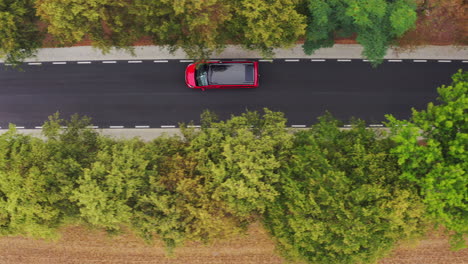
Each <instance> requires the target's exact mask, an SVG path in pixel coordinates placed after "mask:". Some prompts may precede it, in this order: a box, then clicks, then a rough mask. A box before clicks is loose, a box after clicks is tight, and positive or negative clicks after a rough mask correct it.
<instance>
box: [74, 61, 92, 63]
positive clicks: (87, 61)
mask: <svg viewBox="0 0 468 264" xmlns="http://www.w3.org/2000/svg"><path fill="white" fill-rule="evenodd" d="M76 63H77V64H91V62H90V61H77V62H76Z"/></svg>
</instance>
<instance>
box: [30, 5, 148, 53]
mask: <svg viewBox="0 0 468 264" xmlns="http://www.w3.org/2000/svg"><path fill="white" fill-rule="evenodd" d="M130 5H131V2H129V1H125V0H37V1H36V8H37V14H38V15H39V16H40V17H41V18H42V19H43V20H44V21H46V22H47V23H48V31H49V33H51V34H52V35H54V36H55V37H56V38H57V39H58V40H59V41H60V42H61V43H62V44H66V45H71V44H74V43H76V42H79V41H81V40H83V39H84V38H85V37H89V39H90V40H91V41H92V45H94V46H96V47H98V48H100V49H102V50H103V51H108V50H109V49H110V48H111V47H113V46H114V47H118V48H128V47H130V46H131V45H132V43H133V42H134V41H135V40H137V39H138V38H139V37H141V34H140V33H141V31H140V29H139V28H138V27H136V26H135V25H136V24H135V23H134V21H135V19H136V16H135V15H131V14H130V13H129V12H128V11H129V8H130Z"/></svg>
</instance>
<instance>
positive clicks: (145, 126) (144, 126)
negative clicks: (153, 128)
mask: <svg viewBox="0 0 468 264" xmlns="http://www.w3.org/2000/svg"><path fill="white" fill-rule="evenodd" d="M135 128H149V126H135Z"/></svg>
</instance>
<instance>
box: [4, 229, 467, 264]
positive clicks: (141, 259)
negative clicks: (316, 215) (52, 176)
mask: <svg viewBox="0 0 468 264" xmlns="http://www.w3.org/2000/svg"><path fill="white" fill-rule="evenodd" d="M0 263H1V264H3V263H14V264H16V263H31V264H33V263H34V264H46V263H47V264H56V263H80V264H81V263H93V264H103V263H132V264H133V263H134V264H147V263H158V264H182V263H184V264H215V263H216V264H218V263H223V264H267V263H268V264H275V263H286V262H285V261H284V260H283V259H282V258H281V257H279V256H278V255H277V254H276V253H275V250H274V245H273V242H272V241H271V240H270V239H269V238H268V235H267V234H266V232H265V231H264V230H263V229H262V228H261V226H260V225H258V224H256V225H253V226H252V227H251V228H250V229H249V232H248V234H247V236H244V237H236V238H234V239H231V240H228V241H223V242H217V243H214V244H212V245H209V246H204V245H201V244H197V243H189V244H187V245H186V246H184V247H183V248H179V249H177V250H176V252H175V256H174V257H166V256H165V252H164V248H163V247H162V245H161V244H156V245H153V246H149V245H147V244H144V243H143V241H141V240H140V239H138V238H136V237H135V236H132V235H123V236H118V237H113V238H110V237H108V236H106V235H105V234H104V233H103V232H97V231H90V230H86V229H84V228H82V227H69V228H66V229H64V231H63V235H62V237H61V238H60V239H59V240H58V241H56V242H46V241H42V240H34V239H27V238H22V237H10V238H0ZM462 263H468V249H465V250H461V251H457V252H452V251H450V250H449V245H448V242H447V239H446V238H445V237H443V236H440V234H437V235H436V234H433V235H431V236H429V237H427V238H426V239H424V240H422V241H421V242H420V243H419V245H416V246H400V247H399V248H398V249H397V250H395V251H394V252H393V253H392V254H391V256H390V257H388V258H386V259H384V260H382V261H381V262H380V264H462Z"/></svg>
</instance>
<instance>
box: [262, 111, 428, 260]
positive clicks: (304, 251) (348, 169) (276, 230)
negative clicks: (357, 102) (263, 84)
mask: <svg viewBox="0 0 468 264" xmlns="http://www.w3.org/2000/svg"><path fill="white" fill-rule="evenodd" d="M338 123H339V122H338V121H336V120H335V119H333V118H331V116H329V115H326V116H324V117H321V118H319V123H318V124H316V125H314V126H313V127H312V128H311V129H309V130H306V131H299V132H297V133H296V134H295V139H294V147H293V151H292V156H291V157H290V158H289V159H288V164H287V165H286V166H284V167H283V168H282V170H281V171H282V173H281V177H280V181H279V182H278V183H277V185H276V187H277V192H278V193H280V196H279V197H278V199H276V200H275V201H274V202H273V203H271V204H270V206H269V207H268V209H267V210H266V213H265V214H264V225H265V227H266V228H267V229H268V230H269V231H270V233H271V234H272V236H273V238H274V240H275V241H276V244H277V247H278V249H279V251H280V252H281V253H282V254H283V255H284V256H285V257H287V258H288V259H292V260H299V261H306V262H307V263H346V264H351V263H374V262H375V261H377V260H378V259H379V258H381V257H382V256H383V255H384V254H385V253H386V252H388V251H389V250H390V249H392V248H393V247H394V246H395V244H396V242H398V241H399V240H401V239H405V238H409V237H411V236H413V235H415V234H417V233H418V232H420V231H421V223H422V214H423V206H422V203H421V201H420V198H419V196H418V195H417V192H416V189H415V188H414V187H413V186H412V185H411V184H410V183H409V182H407V181H402V180H400V179H399V176H400V169H399V167H398V164H397V161H396V158H394V157H392V156H389V155H388V152H389V149H390V147H391V141H390V140H388V139H380V137H381V136H379V135H378V134H376V132H375V131H373V130H368V129H366V128H365V125H364V124H363V123H362V122H355V124H354V126H353V128H352V129H351V130H345V131H341V130H340V129H339V128H338Z"/></svg>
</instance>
